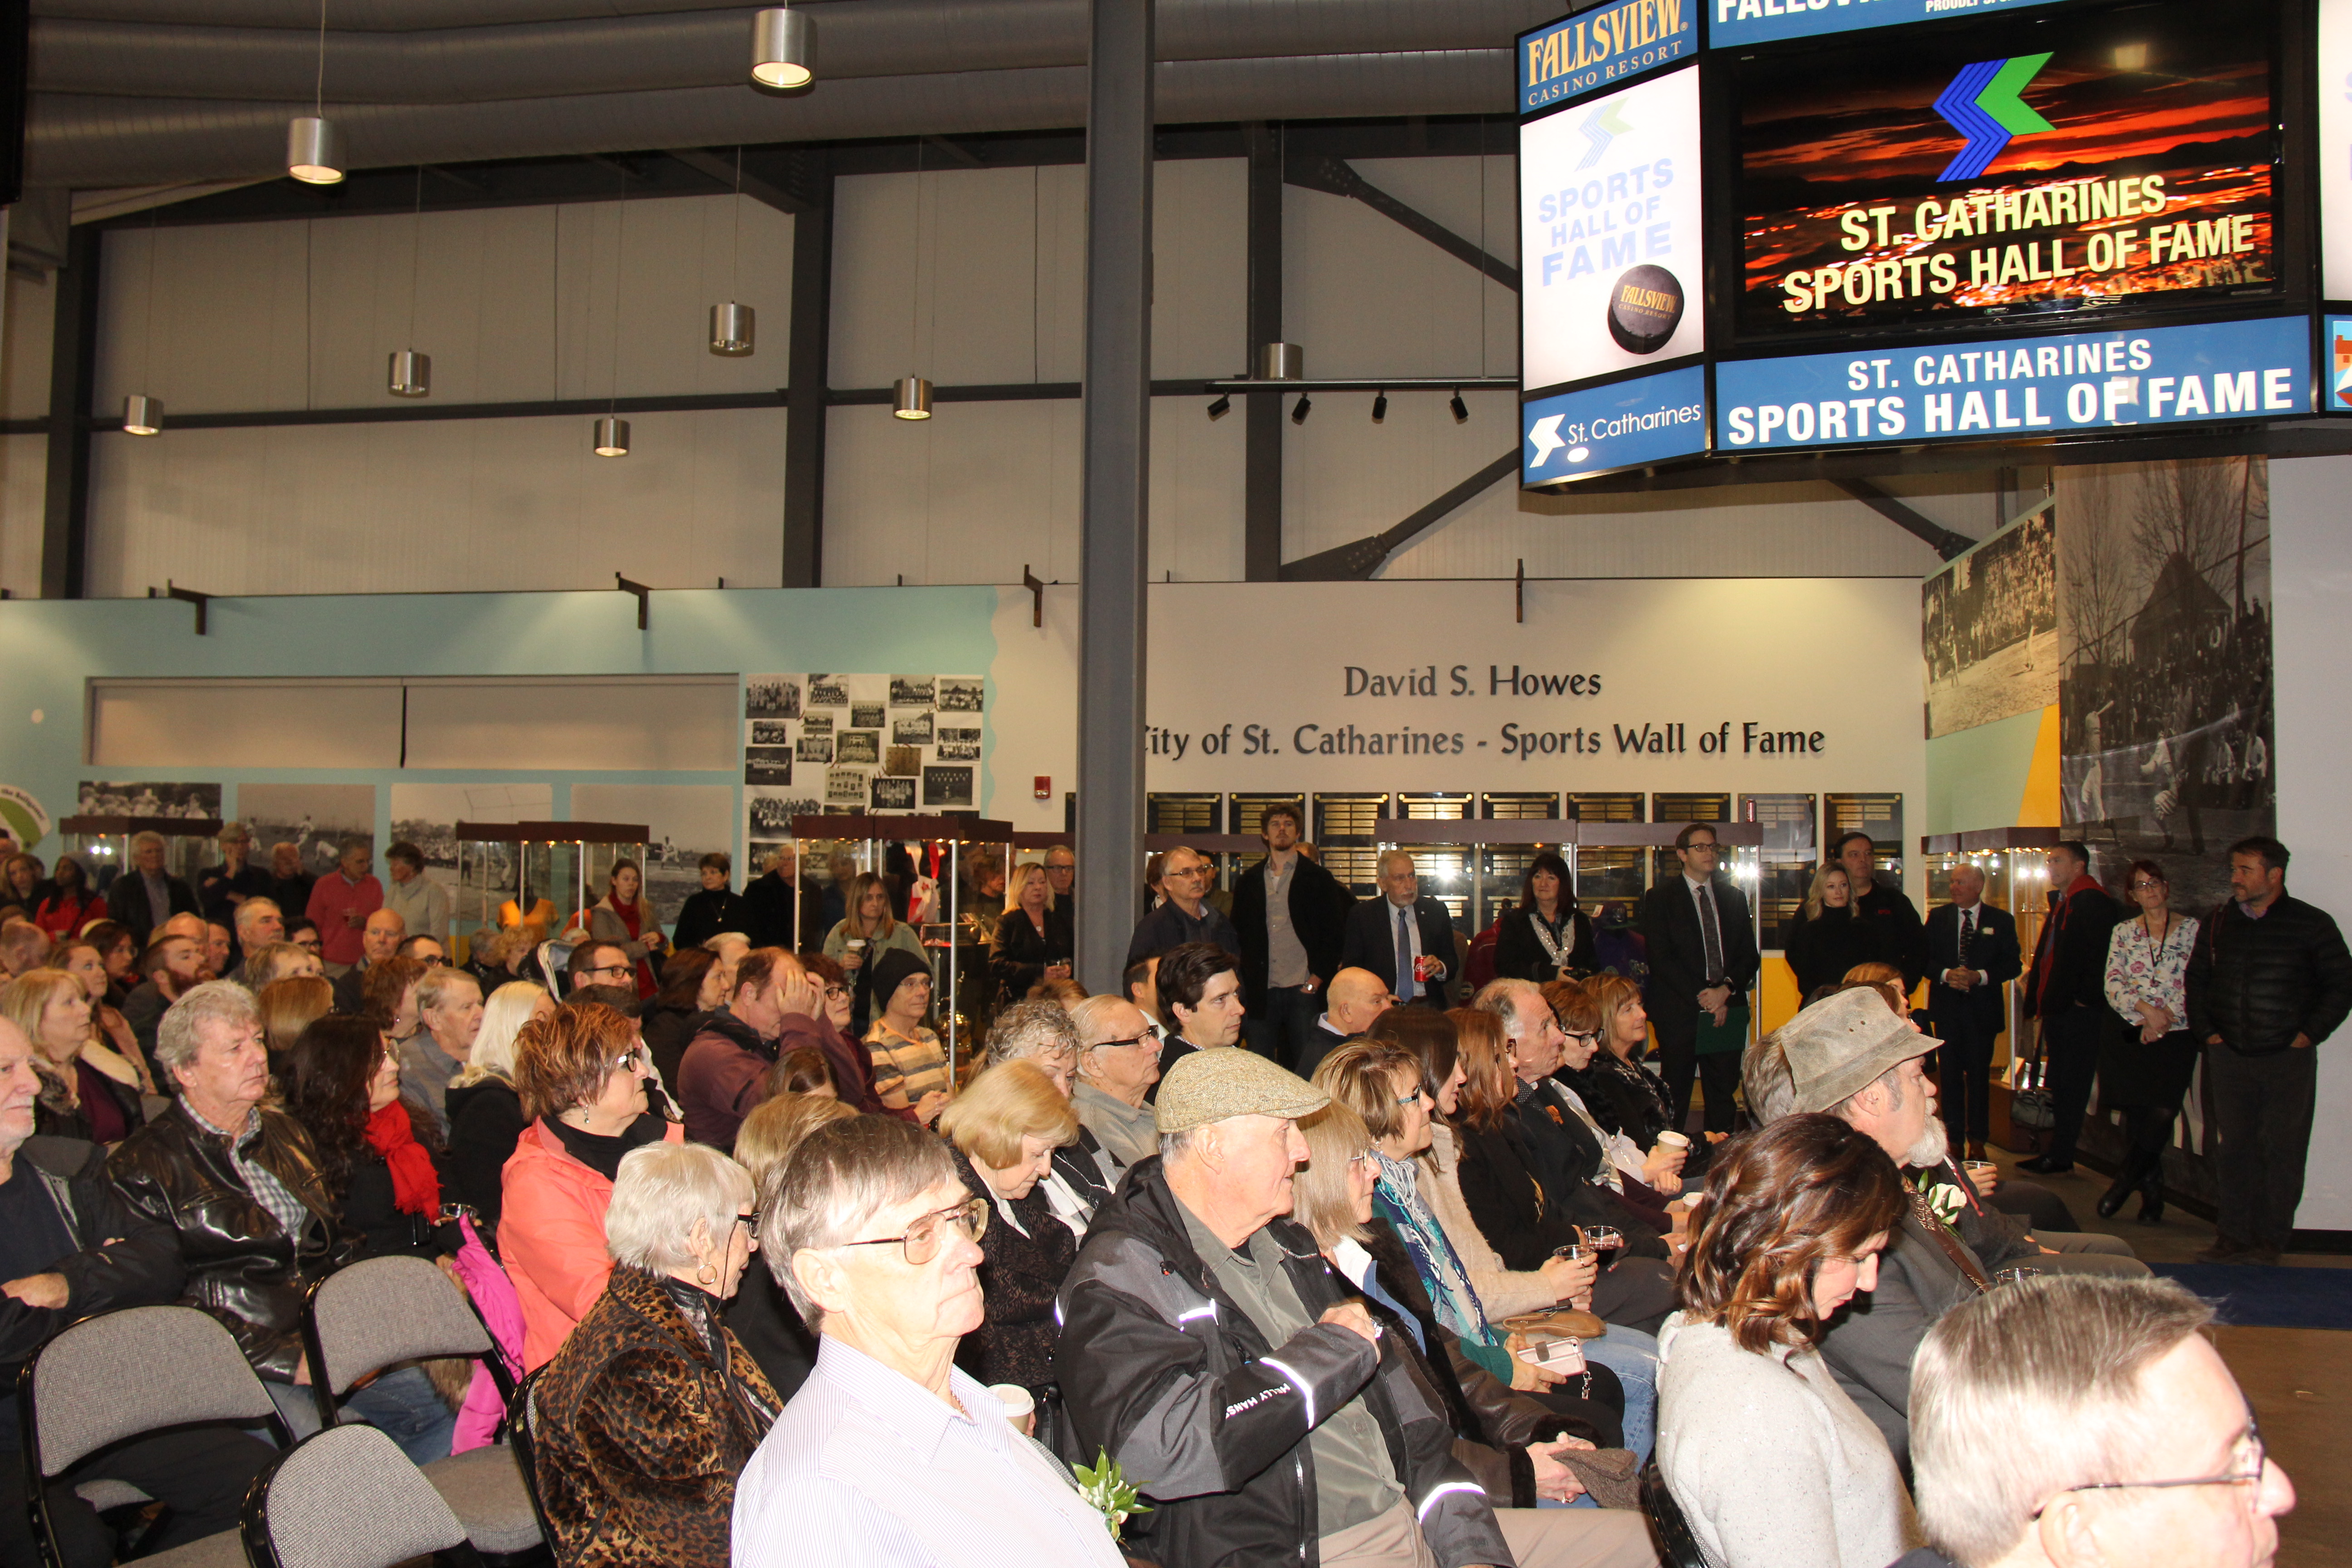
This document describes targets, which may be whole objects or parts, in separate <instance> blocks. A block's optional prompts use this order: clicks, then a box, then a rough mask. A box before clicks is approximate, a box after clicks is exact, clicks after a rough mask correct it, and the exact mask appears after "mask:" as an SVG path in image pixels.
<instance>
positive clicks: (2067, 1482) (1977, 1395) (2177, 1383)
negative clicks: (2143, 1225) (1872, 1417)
mask: <svg viewBox="0 0 2352 1568" xmlns="http://www.w3.org/2000/svg"><path fill="white" fill-rule="evenodd" d="M2212 1317H2213V1312H2212V1309H2211V1308H2210V1307H2209V1306H2207V1305H2206V1304H2205V1303H2204V1302H2202V1301H2200V1300H2198V1299H2197V1298H2196V1297H2194V1296H2192V1295H2190V1294H2189V1292H2188V1291H2187V1290H2186V1289H2182V1288H2181V1286H2180V1285H2179V1284H2178V1283H2177V1282H2175V1281H2173V1280H2169V1279H2138V1280H2125V1279H2028V1280H2025V1281H2023V1282H2022V1283H2021V1284H2018V1285H2015V1286H2012V1287H2010V1288H2008V1289H2001V1290H1996V1291H1994V1292H1993V1293H1992V1294H1991V1295H1990V1296H1985V1297H1981V1298H1979V1299H1978V1300H1974V1301H1970V1302H1968V1303H1967V1304H1965V1305H1963V1306H1959V1307H1955V1308H1954V1309H1952V1310H1951V1311H1949V1312H1948V1313H1946V1314H1945V1315H1944V1321H1941V1322H1939V1323H1937V1325H1936V1326H1935V1328H1934V1329H1933V1330H1931V1331H1929V1332H1928V1335H1927V1339H1926V1340H1925V1341H1924V1342H1922V1343H1921V1345H1920V1347H1919V1360H1918V1363H1917V1364H1916V1365H1915V1366H1914V1367H1913V1368H1912V1369H1911V1464H1912V1472H1913V1477H1914V1485H1915V1487H1916V1490H1917V1493H1918V1499H1919V1523H1920V1525H1921V1527H1922V1528H1923V1529H1924V1530H1925V1531H1926V1532H1927V1539H1928V1541H1929V1542H1931V1543H1932V1546H1933V1549H1931V1548H1930V1547H1921V1548H1920V1549H1919V1550H1918V1551H1916V1552H1912V1553H1911V1554H1910V1555H1909V1556H1907V1557H1906V1558H1904V1559H1903V1561H1902V1563H1900V1564H1899V1565H1898V1568H1955V1565H1957V1568H2057V1565H2063V1568H2077V1565H2081V1568H2091V1565H2094V1564H2109V1563H2127V1564H2131V1565H2132V1568H2269V1564H2270V1563H2272V1562H2273V1561H2274V1560H2275V1559H2276V1558H2277V1555H2278V1547H2279V1530H2278V1521H2279V1518H2280V1516H2281V1515H2283V1514H2285V1513H2288V1512H2290V1511H2292V1510H2294V1483H2292V1482H2291V1481H2289V1480H2288V1479H2287V1477H2286V1472H2285V1471H2284V1470H2283V1469H2281V1468H2279V1466H2278V1463H2277V1461H2275V1460H2273V1459H2272V1458H2269V1457H2268V1456H2267V1454H2266V1452H2265V1450H2264V1448H2263V1435H2262V1433H2261V1431H2260V1430H2259V1429H2257V1428H2256V1426H2254V1418H2253V1415H2252V1411H2251V1409H2250V1408H2249V1407H2248V1405H2247V1401H2246V1396H2245V1394H2244V1392H2243V1391H2242V1390H2241V1389H2240V1388H2239V1387H2238V1384H2237V1380H2236V1379H2234V1378H2232V1377H2231V1375H2230V1369H2229V1368H2228V1367H2227V1366H2226V1365H2224V1364H2223V1363H2222V1361H2221V1356H2220V1355H2219V1354H2218V1353H2217V1352H2215V1351H2214V1349H2213V1346H2212V1344H2211V1343H2210V1342H2209V1341H2208V1340H2207V1339H2206V1337H2205V1335H2204V1333H2203V1332H2202V1330H2203V1329H2204V1327H2205V1325H2206V1324H2207V1323H2209V1322H2210V1321H2212Z"/></svg>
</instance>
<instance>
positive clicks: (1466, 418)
mask: <svg viewBox="0 0 2352 1568" xmlns="http://www.w3.org/2000/svg"><path fill="white" fill-rule="evenodd" d="M1445 406H1446V407H1448V408H1451V409H1452V410H1454V423H1455V424H1456V425H1467V424H1469V423H1470V405H1468V404H1466V403H1465V402H1463V401H1462V389H1461V388H1460V387H1458V386H1457V387H1455V388H1454V395H1453V396H1452V397H1451V398H1448V399H1447V400H1446V404H1445Z"/></svg>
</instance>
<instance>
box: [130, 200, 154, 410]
mask: <svg viewBox="0 0 2352 1568" xmlns="http://www.w3.org/2000/svg"><path fill="white" fill-rule="evenodd" d="M155 245H156V235H155V209H154V208H152V207H149V208H148V209H147V315H146V321H145V323H144V324H143V325H142V327H141V328H140V331H139V378H140V380H142V381H145V380H147V379H148V378H149V377H150V376H152V374H154V369H155V366H154V353H155ZM122 428H123V432H124V433H125V434H126V435H131V436H161V435H162V434H163V399H162V398H160V397H149V396H146V395H143V394H141V393H136V392H134V393H132V394H131V395H129V396H128V397H125V398H124V399H123V400H122Z"/></svg>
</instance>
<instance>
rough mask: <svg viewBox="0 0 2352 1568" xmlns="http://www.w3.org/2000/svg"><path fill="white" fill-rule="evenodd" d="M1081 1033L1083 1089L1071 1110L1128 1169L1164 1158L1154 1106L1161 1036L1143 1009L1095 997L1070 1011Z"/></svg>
mask: <svg viewBox="0 0 2352 1568" xmlns="http://www.w3.org/2000/svg"><path fill="white" fill-rule="evenodd" d="M1070 1022H1071V1023H1072V1024H1073V1025H1074V1026H1076V1028H1077V1031H1078V1083H1077V1087H1076V1089H1072V1090H1071V1091H1070V1105H1071V1108H1072V1109H1073V1110H1076V1112H1077V1113H1078V1124H1079V1125H1080V1126H1081V1127H1084V1128H1085V1129H1086V1130H1087V1131H1089V1132H1091V1133H1093V1134H1094V1135H1095V1140H1096V1142H1099V1143H1100V1144H1101V1145H1102V1146H1103V1150H1104V1152H1107V1153H1108V1154H1109V1155H1110V1157H1111V1158H1112V1159H1114V1160H1116V1161H1118V1163H1119V1164H1120V1166H1121V1167H1122V1168H1124V1167H1127V1166H1130V1165H1134V1164H1136V1163H1139V1162H1140V1161H1144V1160H1148V1159H1150V1158H1151V1157H1152V1156H1153V1155H1154V1154H1157V1153H1159V1152H1160V1134H1159V1132H1158V1130H1157V1129H1156V1127H1155V1126H1154V1123H1153V1121H1152V1113H1151V1107H1150V1104H1149V1103H1148V1101H1149V1100H1150V1096H1151V1089H1152V1086H1153V1085H1154V1084H1156V1083H1158V1082H1159V1081H1160V1035H1159V1032H1158V1031H1157V1030H1155V1029H1154V1028H1152V1026H1151V1021H1150V1019H1149V1018H1147V1017H1145V1016H1144V1014H1143V1009H1142V1008H1140V1007H1139V1006H1137V1005H1135V1004H1134V1003H1132V1002H1122V1001H1120V1000H1119V999H1118V997H1116V996H1089V997H1087V999H1086V1000H1085V1001H1083V1002H1081V1003H1079V1004H1078V1005H1076V1007H1073V1008H1071V1009H1070Z"/></svg>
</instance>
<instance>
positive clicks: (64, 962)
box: [49, 937, 157, 1092]
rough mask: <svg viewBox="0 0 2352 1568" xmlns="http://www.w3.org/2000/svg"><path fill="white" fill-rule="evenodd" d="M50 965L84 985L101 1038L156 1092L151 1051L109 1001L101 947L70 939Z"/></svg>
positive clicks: (54, 952)
mask: <svg viewBox="0 0 2352 1568" xmlns="http://www.w3.org/2000/svg"><path fill="white" fill-rule="evenodd" d="M49 966H50V967H51V968H53V969H56V970H59V971H61V972H62V973H67V974H70V975H72V976H73V977H74V978H75V979H76V980H78V981H79V982H80V983H81V987H82V991H83V993H84V994H87V995H88V996H89V1016H90V1023H91V1024H92V1026H95V1027H96V1029H97V1031H98V1037H99V1038H100V1040H102V1041H104V1042H105V1043H106V1045H107V1046H108V1047H110V1048H111V1049H112V1050H113V1052H114V1054H115V1055H116V1056H119V1057H121V1058H122V1059H123V1060H124V1061H127V1062H129V1063H130V1064H131V1067H132V1068H134V1069H135V1070H136V1071H137V1072H138V1073H139V1082H140V1087H141V1089H142V1090H146V1091H150V1092H152V1091H153V1090H154V1089H156V1087H157V1086H156V1083H155V1074H154V1068H153V1066H152V1063H150V1061H149V1060H148V1057H147V1052H146V1051H145V1050H144V1049H142V1047H141V1046H140V1044H139V1037H138V1036H137V1035H136V1034H135V1033H134V1032H133V1031H132V1030H131V1021H130V1020H129V1019H127V1018H125V1017H124V1016H122V1014H121V1010H120V1009H118V1008H117V1007H115V1006H114V1005H113V1004H111V1003H110V1002H109V1001H108V1000H107V990H108V981H107V976H106V963H105V961H104V960H103V959H101V958H100V956H99V950H98V947H97V944H95V943H94V942H91V941H90V940H89V938H88V937H71V938H68V939H67V940H66V941H64V942H59V943H58V945H57V946H56V948H54V949H53V950H51V952H50V953H49Z"/></svg>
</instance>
